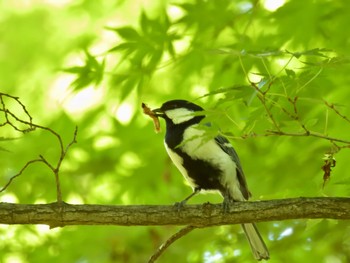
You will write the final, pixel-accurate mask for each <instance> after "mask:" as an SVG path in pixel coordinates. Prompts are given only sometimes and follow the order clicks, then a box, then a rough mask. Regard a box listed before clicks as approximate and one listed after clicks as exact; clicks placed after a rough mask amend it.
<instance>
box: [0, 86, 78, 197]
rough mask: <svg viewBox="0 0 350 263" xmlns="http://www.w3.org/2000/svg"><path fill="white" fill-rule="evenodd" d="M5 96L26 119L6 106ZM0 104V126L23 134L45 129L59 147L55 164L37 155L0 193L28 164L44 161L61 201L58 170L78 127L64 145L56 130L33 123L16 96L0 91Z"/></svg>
mask: <svg viewBox="0 0 350 263" xmlns="http://www.w3.org/2000/svg"><path fill="white" fill-rule="evenodd" d="M5 98H7V99H10V100H12V101H14V102H15V103H17V104H18V105H19V106H20V108H22V110H23V112H24V114H25V116H26V118H28V120H24V119H22V118H19V117H18V116H17V115H16V114H15V113H13V112H12V111H11V110H10V109H9V108H8V107H7V104H6V102H5ZM0 106H1V107H0V112H2V113H3V116H4V122H2V123H0V127H4V126H10V127H12V128H13V129H14V130H16V131H18V132H21V133H23V134H25V133H27V132H31V131H34V130H35V129H41V130H45V131H47V132H49V133H51V134H52V135H53V136H54V137H56V139H57V141H58V143H59V148H60V155H59V159H58V161H57V163H56V164H52V163H50V162H49V161H47V159H46V158H45V157H44V156H43V155H39V158H38V159H34V160H30V161H28V162H27V163H26V164H25V165H24V166H23V167H22V169H21V170H20V171H19V172H18V173H17V174H15V175H13V176H12V177H11V178H10V179H9V181H8V182H7V183H6V184H5V185H4V186H3V187H2V188H1V189H0V193H1V192H4V191H5V190H6V189H7V188H8V187H9V186H10V184H11V183H12V182H13V180H14V179H15V178H17V177H19V176H20V175H21V174H22V173H23V172H24V171H25V170H26V169H27V168H28V167H29V166H30V165H32V164H33V163H37V162H41V163H44V164H45V165H46V166H47V167H49V169H50V170H51V171H52V173H53V174H54V175H55V180H56V194H57V202H58V203H62V192H61V184H60V178H59V172H60V168H61V164H62V161H63V159H64V158H65V157H66V154H67V152H68V150H69V148H70V147H71V146H72V145H73V144H74V143H76V138H77V133H78V127H75V131H74V134H73V139H72V141H71V142H70V143H68V144H67V145H66V146H64V144H63V141H62V138H61V136H60V135H59V134H58V133H57V132H55V131H54V130H52V129H51V128H48V127H45V126H41V125H38V124H35V123H33V118H32V116H31V115H30V114H29V112H28V110H27V108H26V107H25V105H24V104H23V103H22V102H21V101H20V99H19V98H18V97H15V96H12V95H9V94H6V93H1V92H0ZM18 124H22V125H24V127H28V128H20V127H19V125H18Z"/></svg>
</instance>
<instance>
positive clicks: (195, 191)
mask: <svg viewBox="0 0 350 263" xmlns="http://www.w3.org/2000/svg"><path fill="white" fill-rule="evenodd" d="M200 190H201V189H200V188H195V189H194V190H193V193H192V194H190V195H189V196H187V197H186V198H185V199H184V200H182V201H181V202H176V203H175V207H176V208H177V210H178V211H180V210H181V208H183V207H184V205H185V204H186V203H187V201H188V200H189V199H191V197H192V196H195V195H196V194H198V193H199V192H200Z"/></svg>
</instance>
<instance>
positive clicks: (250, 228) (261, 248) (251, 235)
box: [242, 224, 270, 260]
mask: <svg viewBox="0 0 350 263" xmlns="http://www.w3.org/2000/svg"><path fill="white" fill-rule="evenodd" d="M242 228H243V230H244V233H245V235H246V237H247V239H248V241H249V244H250V247H251V249H252V252H253V255H254V257H255V258H256V259H257V260H262V259H265V260H268V259H269V258H270V254H269V251H268V250H267V247H266V245H265V242H264V240H263V239H262V237H261V236H260V233H259V231H258V229H257V228H256V225H255V224H242Z"/></svg>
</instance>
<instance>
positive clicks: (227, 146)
mask: <svg viewBox="0 0 350 263" xmlns="http://www.w3.org/2000/svg"><path fill="white" fill-rule="evenodd" d="M215 142H216V143H217V144H218V145H219V146H220V148H221V149H222V150H223V151H224V152H226V153H227V154H228V155H229V156H230V157H231V159H232V160H233V161H234V162H235V163H236V165H237V168H236V171H237V178H238V181H239V186H240V189H241V192H242V194H243V196H244V198H245V199H247V200H248V199H249V197H250V196H251V194H250V192H249V190H248V185H247V181H246V179H245V176H244V172H243V169H242V165H241V162H240V160H239V158H238V155H237V153H236V151H235V149H234V148H233V147H232V145H231V143H230V142H229V141H228V140H227V139H226V138H225V137H223V136H217V137H215Z"/></svg>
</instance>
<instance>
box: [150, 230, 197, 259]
mask: <svg viewBox="0 0 350 263" xmlns="http://www.w3.org/2000/svg"><path fill="white" fill-rule="evenodd" d="M195 228H197V227H195V226H186V227H183V228H181V229H180V230H179V231H177V232H176V233H175V234H173V235H172V236H171V237H169V238H168V239H167V240H166V241H165V242H164V243H163V244H162V245H161V246H160V247H159V248H158V249H157V251H156V252H155V253H154V254H153V255H152V256H151V258H150V259H149V260H148V263H153V262H155V261H156V260H157V259H158V258H159V257H160V256H161V255H162V254H163V253H164V251H165V250H166V249H167V248H168V247H169V246H170V245H171V244H173V243H174V242H175V241H176V240H178V239H179V238H181V237H183V236H185V235H187V234H188V233H190V232H191V231H192V230H194V229H195Z"/></svg>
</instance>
